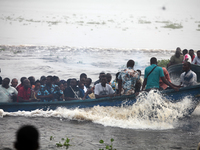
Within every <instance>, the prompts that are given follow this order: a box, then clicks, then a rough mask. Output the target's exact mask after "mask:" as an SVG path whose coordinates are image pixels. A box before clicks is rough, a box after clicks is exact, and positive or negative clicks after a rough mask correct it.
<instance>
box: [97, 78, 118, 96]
mask: <svg viewBox="0 0 200 150" xmlns="http://www.w3.org/2000/svg"><path fill="white" fill-rule="evenodd" d="M94 94H95V97H96V98H103V97H113V96H117V94H115V91H114V90H113V89H112V87H111V86H110V85H109V84H108V83H107V77H106V75H102V76H101V83H98V84H96V85H95V88H94Z"/></svg>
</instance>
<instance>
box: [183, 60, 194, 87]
mask: <svg viewBox="0 0 200 150" xmlns="http://www.w3.org/2000/svg"><path fill="white" fill-rule="evenodd" d="M190 67H191V64H190V63H189V62H184V64H183V71H184V72H183V73H182V74H181V75H180V79H181V86H183V87H187V86H192V85H196V84H197V75H196V73H195V72H193V71H192V70H190Z"/></svg>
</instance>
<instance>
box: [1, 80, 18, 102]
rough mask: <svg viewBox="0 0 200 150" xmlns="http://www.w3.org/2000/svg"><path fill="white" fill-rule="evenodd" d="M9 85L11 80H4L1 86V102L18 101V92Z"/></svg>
mask: <svg viewBox="0 0 200 150" xmlns="http://www.w3.org/2000/svg"><path fill="white" fill-rule="evenodd" d="M9 83H10V79H9V78H4V79H3V81H2V85H0V102H12V101H16V97H17V94H18V92H17V90H16V89H15V88H14V87H11V86H9Z"/></svg>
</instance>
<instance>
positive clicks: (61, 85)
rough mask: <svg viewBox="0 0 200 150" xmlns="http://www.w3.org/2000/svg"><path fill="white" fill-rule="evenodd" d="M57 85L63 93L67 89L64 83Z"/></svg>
mask: <svg viewBox="0 0 200 150" xmlns="http://www.w3.org/2000/svg"><path fill="white" fill-rule="evenodd" d="M57 85H58V87H59V88H60V90H61V91H64V89H65V88H64V85H63V83H62V82H58V83H57Z"/></svg>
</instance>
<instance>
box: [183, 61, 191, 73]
mask: <svg viewBox="0 0 200 150" xmlns="http://www.w3.org/2000/svg"><path fill="white" fill-rule="evenodd" d="M190 67H191V64H190V62H184V63H183V71H189V70H190Z"/></svg>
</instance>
